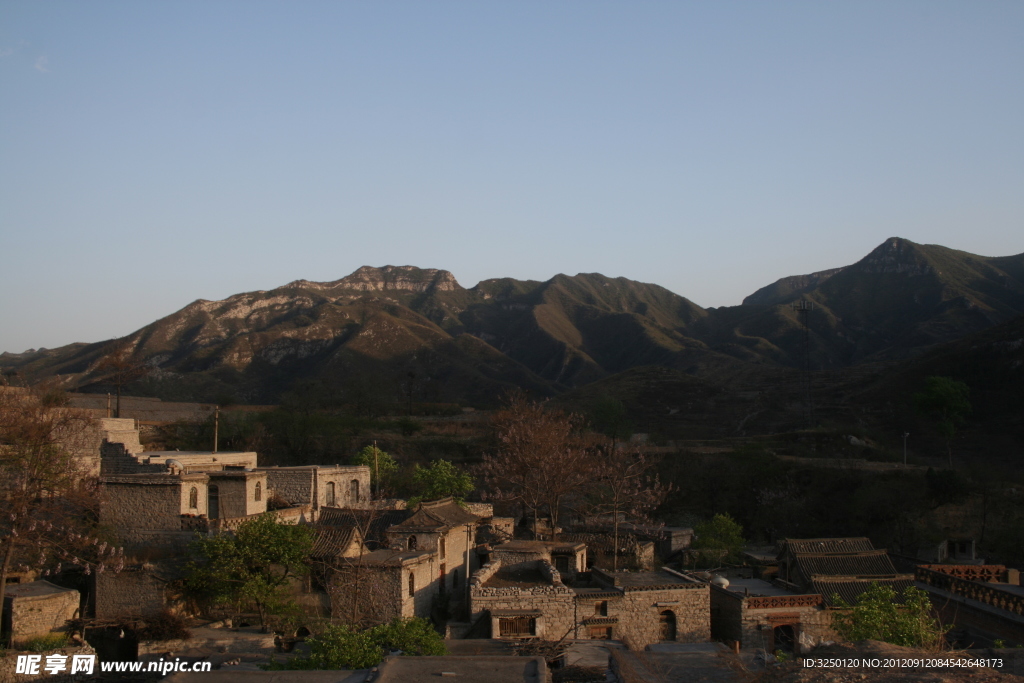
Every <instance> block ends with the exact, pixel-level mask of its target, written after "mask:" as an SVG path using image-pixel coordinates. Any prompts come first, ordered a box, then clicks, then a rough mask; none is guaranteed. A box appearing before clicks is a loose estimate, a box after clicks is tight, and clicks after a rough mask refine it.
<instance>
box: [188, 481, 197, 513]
mask: <svg viewBox="0 0 1024 683" xmlns="http://www.w3.org/2000/svg"><path fill="white" fill-rule="evenodd" d="M188 506H189V508H190V509H192V510H195V509H198V508H199V489H197V488H196V487H195V486H193V487H192V490H190V491H189V492H188Z"/></svg>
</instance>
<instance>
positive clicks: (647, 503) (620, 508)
mask: <svg viewBox="0 0 1024 683" xmlns="http://www.w3.org/2000/svg"><path fill="white" fill-rule="evenodd" d="M603 450H604V452H603V453H602V454H601V456H600V457H599V458H598V459H597V463H596V465H595V467H594V474H595V476H594V480H595V481H594V486H593V488H592V489H591V491H590V493H589V495H588V496H587V498H586V499H585V505H584V510H585V511H586V512H587V513H589V514H610V515H611V516H612V526H613V529H614V533H613V537H614V539H613V540H614V543H615V546H614V549H613V553H612V568H613V571H618V569H619V524H620V522H621V518H622V517H623V516H629V517H630V518H632V519H633V520H634V521H650V512H651V511H653V510H654V509H655V508H656V507H658V506H659V505H661V503H662V502H663V501H664V500H665V497H666V496H667V495H668V494H669V493H670V492H671V490H672V487H671V485H670V484H662V483H661V481H660V479H659V477H658V475H657V474H656V473H654V472H653V469H654V465H655V463H654V462H653V461H652V460H651V459H650V458H649V457H648V456H647V455H646V454H644V453H643V452H642V451H641V450H640V449H638V448H621V449H620V448H615V447H614V446H613V447H611V448H606V449H603Z"/></svg>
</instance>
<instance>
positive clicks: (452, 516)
mask: <svg viewBox="0 0 1024 683" xmlns="http://www.w3.org/2000/svg"><path fill="white" fill-rule="evenodd" d="M479 521H480V518H479V517H477V516H476V515H474V514H473V513H471V512H469V511H467V510H465V509H463V507H462V506H461V505H459V504H458V503H456V502H455V501H454V500H452V499H451V498H442V499H440V500H432V501H426V502H423V503H420V504H419V505H417V506H416V507H415V509H413V511H412V514H410V515H409V516H408V517H407V518H406V519H405V521H403V522H401V523H399V524H396V525H395V526H394V527H393V528H392V529H391V531H397V532H405V531H420V530H440V529H446V528H452V527H456V526H460V525H463V524H476V523H477V522H479Z"/></svg>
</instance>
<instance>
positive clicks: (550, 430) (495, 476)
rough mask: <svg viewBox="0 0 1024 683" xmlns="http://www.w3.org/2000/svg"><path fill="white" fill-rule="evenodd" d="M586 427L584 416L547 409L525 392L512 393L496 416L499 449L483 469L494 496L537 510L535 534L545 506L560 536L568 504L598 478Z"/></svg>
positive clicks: (534, 511)
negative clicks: (585, 436)
mask: <svg viewBox="0 0 1024 683" xmlns="http://www.w3.org/2000/svg"><path fill="white" fill-rule="evenodd" d="M581 425H582V421H581V419H580V417H579V416H578V415H574V414H571V413H564V412H561V411H555V410H546V409H545V408H544V407H543V406H542V405H540V404H539V403H534V402H530V401H528V400H527V399H526V397H525V396H524V395H523V394H522V393H514V394H512V395H510V397H509V398H508V401H507V405H506V407H505V408H504V409H503V410H501V411H499V412H498V413H496V414H495V416H494V418H493V427H494V432H495V436H496V440H497V447H496V449H495V450H494V452H493V453H491V454H489V455H486V456H485V457H484V459H483V464H482V465H481V472H482V474H483V477H484V480H485V482H486V483H487V485H488V487H489V489H490V495H491V496H492V497H493V498H494V499H496V500H507V501H512V502H517V503H519V504H521V505H522V506H523V507H525V508H526V509H527V510H529V511H531V512H532V513H533V518H534V535H535V536H536V535H537V522H536V520H537V517H538V515H539V514H540V512H541V511H542V510H544V511H547V513H548V515H549V517H550V519H551V529H552V539H557V534H558V531H557V529H558V518H559V514H560V512H561V509H562V505H563V503H564V502H565V500H566V499H567V497H569V496H571V495H573V494H576V493H578V492H579V491H580V490H581V489H582V488H584V487H586V486H588V485H589V484H590V483H591V482H592V481H593V479H594V459H593V453H592V451H591V449H589V448H587V444H586V443H585V441H584V439H583V438H582V437H581V434H580V429H581Z"/></svg>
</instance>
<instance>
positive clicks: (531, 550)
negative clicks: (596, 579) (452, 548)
mask: <svg viewBox="0 0 1024 683" xmlns="http://www.w3.org/2000/svg"><path fill="white" fill-rule="evenodd" d="M481 553H482V554H481V559H482V560H483V561H484V562H494V561H497V562H500V563H501V564H502V566H503V567H505V569H506V570H511V569H516V568H518V567H519V566H521V565H530V566H532V565H533V564H534V563H536V562H537V561H539V560H543V561H544V562H549V563H550V564H552V565H554V567H555V569H557V570H558V572H559V573H560V575H561V577H562V580H572V579H574V578H575V577H576V575H577V574H579V573H580V572H585V571H586V570H587V565H588V562H587V559H588V555H587V546H586V545H585V544H583V543H574V542H572V541H563V542H557V543H556V542H552V541H526V540H515V541H507V542H505V543H502V544H501V545H496V546H494V547H493V548H490V549H486V550H485V549H481Z"/></svg>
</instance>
